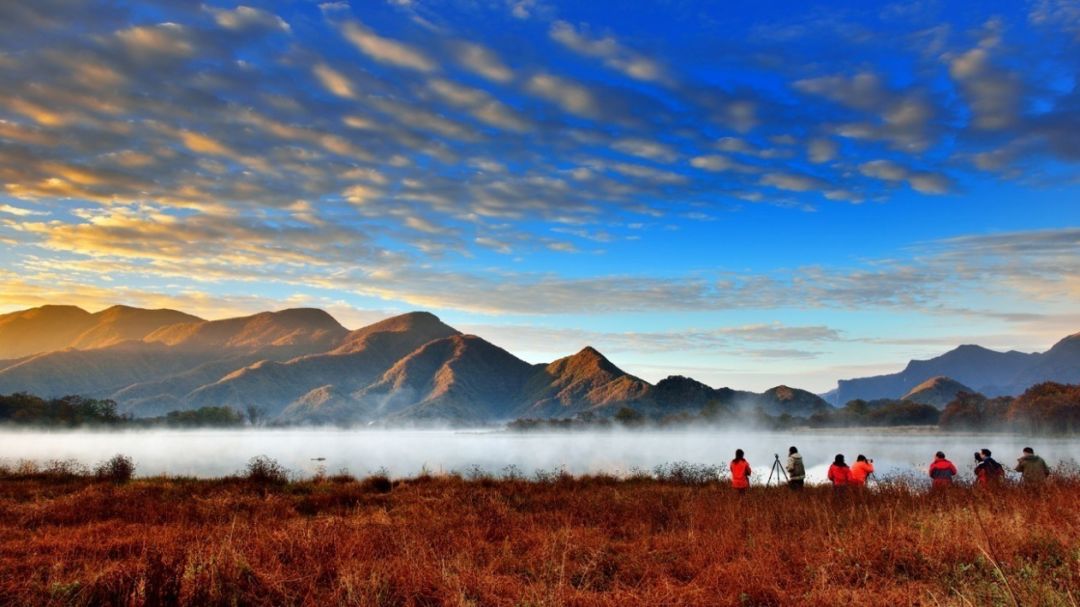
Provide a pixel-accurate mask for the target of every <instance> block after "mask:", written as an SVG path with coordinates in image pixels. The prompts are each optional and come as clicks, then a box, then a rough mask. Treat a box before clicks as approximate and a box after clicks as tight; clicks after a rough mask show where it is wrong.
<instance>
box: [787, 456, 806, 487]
mask: <svg viewBox="0 0 1080 607" xmlns="http://www.w3.org/2000/svg"><path fill="white" fill-rule="evenodd" d="M786 468H787V474H788V483H787V485H788V487H790V488H791V489H795V490H798V489H802V488H803V484H804V483H805V482H806V466H805V465H804V464H803V460H802V454H801V453H799V450H798V449H796V448H795V447H791V448H789V449H788V456H787V466H786Z"/></svg>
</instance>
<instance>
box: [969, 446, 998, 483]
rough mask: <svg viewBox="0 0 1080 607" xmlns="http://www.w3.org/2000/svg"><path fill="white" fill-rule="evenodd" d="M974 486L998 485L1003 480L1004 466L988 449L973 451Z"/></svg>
mask: <svg viewBox="0 0 1080 607" xmlns="http://www.w3.org/2000/svg"><path fill="white" fill-rule="evenodd" d="M975 461H976V462H978V463H977V464H976V466H975V486H976V487H990V486H995V485H1000V484H1001V482H1002V481H1003V480H1005V467H1004V466H1002V465H1001V464H999V463H998V462H997V460H996V459H994V458H993V454H992V453H991V452H990V450H989V449H980V450H979V451H976V452H975Z"/></svg>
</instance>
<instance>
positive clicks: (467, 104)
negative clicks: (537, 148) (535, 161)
mask: <svg viewBox="0 0 1080 607" xmlns="http://www.w3.org/2000/svg"><path fill="white" fill-rule="evenodd" d="M428 86H429V87H430V88H431V90H432V91H434V92H435V93H436V94H437V95H439V96H440V97H442V98H443V99H445V100H447V101H448V102H450V103H452V104H453V105H456V106H458V107H461V108H464V109H466V110H467V111H468V112H469V114H471V115H472V116H473V117H474V118H476V119H477V120H479V121H481V122H484V123H486V124H489V125H491V126H494V127H498V128H500V129H506V130H509V131H516V132H523V131H526V130H528V129H529V122H528V121H527V120H526V119H525V118H524V117H523V116H521V115H520V114H519V113H518V112H516V111H514V110H512V109H511V108H510V107H508V106H506V105H505V104H503V103H502V102H501V101H499V100H498V99H496V98H494V97H492V96H491V95H490V94H488V93H487V92H486V91H482V90H480V89H474V88H471V87H467V86H464V85H462V84H457V83H455V82H451V81H449V80H445V79H442V78H437V79H435V80H432V81H431V82H429V83H428Z"/></svg>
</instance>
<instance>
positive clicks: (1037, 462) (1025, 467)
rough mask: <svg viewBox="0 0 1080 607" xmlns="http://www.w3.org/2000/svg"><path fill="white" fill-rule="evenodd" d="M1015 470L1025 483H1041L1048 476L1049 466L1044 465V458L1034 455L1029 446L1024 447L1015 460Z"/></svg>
mask: <svg viewBox="0 0 1080 607" xmlns="http://www.w3.org/2000/svg"><path fill="white" fill-rule="evenodd" d="M1016 471H1017V472H1019V473H1020V478H1021V480H1023V481H1024V484H1025V485H1041V484H1042V483H1043V482H1044V481H1045V480H1046V478H1047V477H1048V476H1050V466H1047V465H1046V460H1044V459H1043V458H1041V457H1039V456H1038V455H1035V450H1034V449H1032V448H1031V447H1024V455H1023V456H1021V457H1020V459H1019V460H1017V461H1016Z"/></svg>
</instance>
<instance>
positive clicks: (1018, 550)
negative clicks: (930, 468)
mask: <svg viewBox="0 0 1080 607" xmlns="http://www.w3.org/2000/svg"><path fill="white" fill-rule="evenodd" d="M248 472H249V474H248V476H247V477H244V478H231V479H220V480H190V479H144V480H134V481H131V482H126V483H124V482H117V480H118V479H115V478H114V479H111V480H112V482H107V481H106V482H102V481H95V480H94V478H93V476H92V475H89V474H82V475H80V474H75V473H73V472H72V471H71V470H69V469H66V468H65V466H63V465H53V467H52V469H51V470H47V471H42V470H37V469H35V468H33V467H24V468H23V469H22V470H8V471H6V472H5V473H4V474H3V477H2V479H0V604H4V605H110V604H124V605H222V604H230V605H292V604H296V605H335V604H357V605H402V606H406V605H890V606H891V605H910V604H928V605H1075V604H1076V598H1077V597H1076V596H1075V593H1073V594H1070V589H1075V588H1078V587H1080V553H1078V551H1077V548H1076V547H1077V545H1080V512H1078V511H1077V509H1076V508H1075V507H1074V506H1075V504H1076V503H1077V500H1078V499H1080V479H1077V477H1076V476H1075V475H1069V474H1067V471H1057V472H1058V474H1055V476H1054V480H1053V482H1051V483H1050V484H1048V485H1046V486H1044V487H1041V488H1040V489H1039V490H1038V492H1035V491H1030V490H1027V489H1025V488H1022V487H1012V486H1009V487H1003V488H1000V489H998V490H995V491H993V492H980V491H975V490H971V489H966V488H958V489H956V490H954V491H948V492H944V493H942V494H930V495H928V494H924V493H921V492H918V491H915V490H911V489H908V488H906V487H904V486H903V485H896V486H886V487H880V488H878V489H877V490H874V491H870V492H865V493H853V494H849V495H844V496H837V495H834V494H833V492H832V491H831V490H829V489H825V488H813V489H808V490H806V491H805V492H802V493H793V492H789V491H788V490H787V489H771V490H769V489H761V488H757V489H753V490H751V491H750V493H749V494H748V495H746V496H739V495H737V494H735V493H734V492H733V491H731V490H730V489H729V488H728V487H727V485H726V484H723V483H718V482H716V481H713V480H709V479H708V478H706V475H705V474H703V472H708V471H703V470H695V469H693V468H685V467H683V468H679V467H674V468H669V469H667V470H666V472H664V478H663V479H660V480H657V479H654V478H646V477H641V478H632V479H628V480H621V481H620V480H615V479H612V478H605V477H589V478H570V477H567V476H564V475H560V474H549V475H542V476H539V477H538V479H536V480H531V481H527V480H522V479H519V478H509V479H501V480H495V479H491V478H486V477H482V476H477V477H475V478H471V477H470V478H462V477H460V476H442V477H430V476H425V477H421V478H416V479H411V480H405V481H398V482H393V483H391V482H390V481H389V480H388V479H386V478H383V477H376V478H371V479H366V480H362V481H358V480H354V479H352V478H351V477H348V476H345V475H342V476H336V477H322V478H317V479H313V480H306V481H302V482H295V481H294V482H288V481H287V480H286V479H285V478H284V477H283V476H282V475H281V474H279V473H280V470H278V469H277V468H275V467H274V465H273V462H267V461H260V462H253V464H252V467H251V469H250V470H249V471H248Z"/></svg>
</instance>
